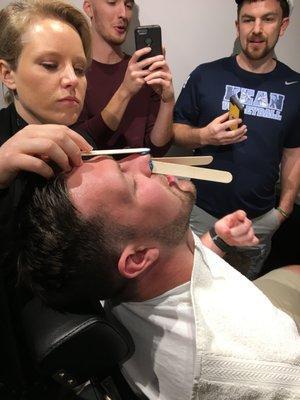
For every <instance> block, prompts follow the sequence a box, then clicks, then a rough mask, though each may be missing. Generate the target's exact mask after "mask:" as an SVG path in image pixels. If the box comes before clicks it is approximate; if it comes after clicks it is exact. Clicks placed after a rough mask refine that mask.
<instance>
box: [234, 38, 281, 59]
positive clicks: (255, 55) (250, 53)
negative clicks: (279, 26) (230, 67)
mask: <svg viewBox="0 0 300 400" xmlns="http://www.w3.org/2000/svg"><path fill="white" fill-rule="evenodd" d="M278 38H279V36H278V37H277V39H276V40H275V42H274V44H273V45H272V46H270V45H269V44H268V42H267V41H265V42H264V43H265V47H264V48H263V49H262V50H258V51H254V50H253V49H252V50H250V49H249V47H250V46H251V43H250V42H247V44H246V46H245V48H243V47H242V52H243V53H244V54H245V55H246V57H247V58H248V59H249V60H252V61H259V60H263V59H264V58H266V57H267V56H268V55H269V54H270V53H272V54H273V51H274V48H275V46H276V44H277V42H278Z"/></svg>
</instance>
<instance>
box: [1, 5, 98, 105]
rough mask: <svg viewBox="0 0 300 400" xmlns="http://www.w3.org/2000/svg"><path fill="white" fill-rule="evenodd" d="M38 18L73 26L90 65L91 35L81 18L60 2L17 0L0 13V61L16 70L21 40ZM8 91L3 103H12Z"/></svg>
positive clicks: (86, 24) (21, 45) (84, 20)
mask: <svg viewBox="0 0 300 400" xmlns="http://www.w3.org/2000/svg"><path fill="white" fill-rule="evenodd" d="M40 18H53V19H58V20H60V21H62V22H65V23H67V24H69V25H70V26H72V27H73V28H74V29H75V30H76V31H77V32H78V34H79V36H80V38H81V40H82V45H83V49H84V53H85V56H86V58H87V61H88V63H90V61H91V51H92V50H91V32H90V26H89V23H88V21H87V19H86V17H85V16H84V14H83V13H82V12H81V11H80V10H78V9H77V8H75V7H73V6H72V5H71V4H68V3H66V2H65V1H62V0H18V1H13V2H11V3H10V4H9V5H8V6H6V7H4V8H3V9H2V10H0V27H1V29H0V59H3V60H5V61H7V62H8V64H9V65H10V67H11V68H12V69H13V70H16V68H17V65H18V60H19V57H20V55H21V52H22V49H23V44H22V36H23V34H24V33H25V32H26V30H27V29H28V27H29V25H30V24H31V23H32V22H34V21H36V20H39V19H40ZM13 98H14V94H13V92H12V91H9V92H8V93H7V96H6V102H7V103H11V102H13Z"/></svg>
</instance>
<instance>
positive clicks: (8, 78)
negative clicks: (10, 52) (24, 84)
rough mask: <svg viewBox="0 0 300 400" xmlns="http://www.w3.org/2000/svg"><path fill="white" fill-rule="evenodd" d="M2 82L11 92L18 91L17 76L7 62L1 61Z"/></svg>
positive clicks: (0, 77) (0, 73)
mask: <svg viewBox="0 0 300 400" xmlns="http://www.w3.org/2000/svg"><path fill="white" fill-rule="evenodd" d="M0 80H1V82H2V83H4V85H5V86H6V87H7V88H8V89H11V90H16V84H15V74H14V71H13V70H12V69H11V67H10V65H9V64H8V62H7V61H5V60H2V59H0Z"/></svg>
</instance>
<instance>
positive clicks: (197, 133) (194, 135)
mask: <svg viewBox="0 0 300 400" xmlns="http://www.w3.org/2000/svg"><path fill="white" fill-rule="evenodd" d="M205 129H206V127H204V128H195V127H193V126H191V125H186V124H177V123H174V124H173V137H174V142H175V144H177V145H178V146H183V147H186V148H188V149H195V148H198V147H201V146H204V145H205V144H206V143H205V140H204V137H205Z"/></svg>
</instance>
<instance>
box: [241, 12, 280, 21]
mask: <svg viewBox="0 0 300 400" xmlns="http://www.w3.org/2000/svg"><path fill="white" fill-rule="evenodd" d="M276 15H278V13H277V12H273V11H270V12H268V13H266V14H264V15H262V17H261V18H265V17H270V16H276ZM241 18H253V19H255V17H254V15H251V14H247V13H245V14H241Z"/></svg>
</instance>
